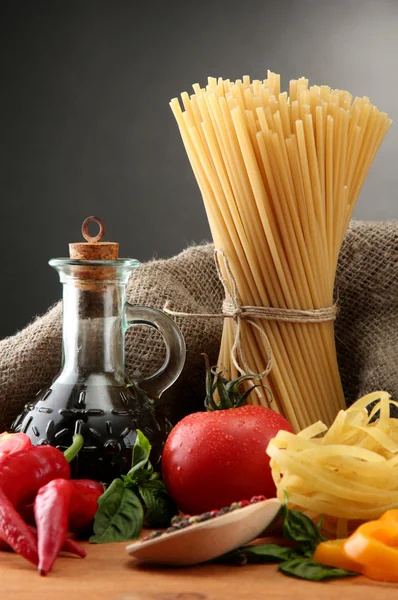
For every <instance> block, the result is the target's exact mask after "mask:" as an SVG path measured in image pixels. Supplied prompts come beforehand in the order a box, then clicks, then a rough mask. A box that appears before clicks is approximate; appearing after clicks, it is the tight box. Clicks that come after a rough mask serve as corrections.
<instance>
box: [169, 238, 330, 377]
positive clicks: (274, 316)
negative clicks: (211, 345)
mask: <svg viewBox="0 0 398 600" xmlns="http://www.w3.org/2000/svg"><path fill="white" fill-rule="evenodd" d="M214 259H215V263H216V269H217V274H218V277H219V279H220V281H221V283H222V285H223V288H224V293H225V299H224V302H223V304H222V312H221V313H187V312H179V311H175V310H173V307H172V303H171V301H170V300H167V302H166V304H165V305H164V308H163V310H164V312H165V313H167V314H168V315H171V316H173V317H197V318H201V319H225V318H227V319H233V320H234V322H235V336H234V342H233V345H232V348H231V360H232V363H233V365H234V366H235V368H236V369H237V371H238V372H239V373H240V374H241V375H247V374H249V373H250V368H249V366H248V364H247V362H246V357H245V354H244V351H243V347H242V323H243V321H245V322H246V323H249V324H250V325H251V326H252V327H255V328H256V329H257V330H258V331H259V333H260V335H261V336H262V338H263V340H264V343H265V346H266V349H267V364H266V367H265V369H264V370H263V372H262V373H261V374H260V375H261V378H263V377H266V376H267V375H268V374H269V372H270V371H271V369H272V348H271V344H270V341H269V339H268V336H267V334H266V332H265V331H264V329H263V328H262V327H260V326H259V325H258V324H257V323H256V322H255V321H253V319H263V320H266V321H283V322H286V323H324V322H326V321H334V320H335V319H336V315H337V312H338V307H337V304H333V306H329V307H326V308H314V309H307V310H301V309H296V308H275V307H272V306H245V305H242V304H241V300H240V297H239V292H238V286H237V284H236V279H235V277H234V276H233V273H232V270H231V266H230V264H229V261H228V258H227V256H226V255H225V253H224V252H223V251H222V250H220V249H218V248H216V249H215V250H214ZM221 260H222V262H223V266H224V268H225V271H226V273H227V276H228V279H225V277H224V276H223V274H222V268H221ZM241 365H242V366H241Z"/></svg>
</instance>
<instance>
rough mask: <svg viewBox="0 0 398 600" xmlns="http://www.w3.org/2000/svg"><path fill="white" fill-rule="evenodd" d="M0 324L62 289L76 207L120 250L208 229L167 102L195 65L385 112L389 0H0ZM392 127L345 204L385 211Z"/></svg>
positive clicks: (21, 318) (10, 326)
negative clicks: (61, 265) (317, 91)
mask: <svg viewBox="0 0 398 600" xmlns="http://www.w3.org/2000/svg"><path fill="white" fill-rule="evenodd" d="M0 13H1V14H0V45H1V53H0V61H1V92H0V223H1V235H0V252H1V257H2V268H1V275H2V276H1V284H0V285H1V293H0V337H3V336H6V335H10V334H12V333H13V332H14V331H15V330H16V329H20V328H22V327H23V326H24V325H25V324H26V323H27V322H28V321H29V320H30V319H31V318H32V317H33V316H34V315H36V314H39V313H41V312H43V311H45V310H46V308H47V307H48V306H49V305H50V304H51V303H53V302H55V301H56V300H57V299H58V298H59V297H60V294H61V289H60V285H59V283H58V278H57V275H56V273H55V272H53V271H52V269H51V268H50V267H49V266H48V265H47V260H48V259H49V258H50V257H52V256H60V255H61V256H64V255H65V253H66V252H67V244H68V242H69V241H73V240H75V241H76V240H78V239H79V237H80V233H79V230H80V224H81V222H82V221H83V219H84V218H85V217H86V216H88V215H90V214H98V215H100V216H102V217H103V218H104V219H105V221H106V223H107V226H108V233H109V236H108V239H116V240H119V241H120V243H121V255H122V256H133V257H135V258H138V259H140V260H146V259H149V258H151V257H154V256H164V257H166V256H171V255H172V254H174V253H177V252H179V251H180V250H182V249H183V248H184V247H186V246H187V245H188V244H189V243H191V242H201V241H203V240H205V239H208V238H209V230H208V226H207V222H206V217H205V214H204V210H203V207H202V202H201V198H200V194H199V192H198V189H197V186H196V182H195V180H194V178H193V175H192V173H191V170H190V167H189V164H188V161H187V159H186V156H185V153H184V150H183V146H182V142H181V140H180V138H179V134H178V131H177V127H176V124H175V122H174V119H173V117H172V115H171V112H170V110H169V106H168V102H169V100H170V99H171V98H172V97H174V96H176V95H178V94H179V93H180V92H181V91H183V90H189V89H190V86H191V84H192V83H194V82H200V83H204V82H205V80H206V78H207V76H208V75H213V76H223V77H225V78H227V77H229V78H231V79H236V78H237V77H240V76H242V75H244V74H250V75H251V76H253V77H256V78H263V76H265V73H266V70H267V69H268V68H269V69H272V70H274V71H276V72H278V73H281V74H282V87H283V88H284V89H286V87H287V84H288V81H289V79H291V78H297V77H300V76H303V75H305V76H306V77H309V78H310V82H311V83H316V84H323V83H326V84H329V85H331V86H333V87H339V88H343V89H348V90H349V91H350V92H351V93H353V94H355V95H369V96H370V97H371V100H372V101H373V102H374V103H375V104H376V105H378V106H379V108H380V109H382V110H385V111H387V112H388V113H389V114H390V116H391V117H392V118H393V119H394V118H396V117H397V114H398V83H397V81H398V80H397V56H398V52H397V50H398V1H397V0H373V1H371V0H301V1H300V0H290V1H289V0H279V1H273V2H270V1H267V0H258V1H257V0H245V1H244V2H242V1H239V2H233V1H232V0H230V1H227V2H224V1H223V2H217V1H214V0H213V1H212V2H207V1H202V2H200V1H195V2H190V1H189V0H185V1H184V2H180V1H173V0H169V1H156V2H151V1H147V2H141V1H138V0H135V1H134V0H108V1H106V0H79V1H74V0H48V1H40V0H24V1H22V0H20V1H18V0H1V1H0ZM397 145H398V128H397V127H393V128H392V130H390V132H389V134H388V137H387V139H386V140H385V142H384V144H383V146H382V149H381V150H380V152H379V154H378V156H377V158H376V161H375V164H374V166H373V168H372V171H371V173H370V175H369V178H368V180H367V183H366V185H365V187H364V189H363V191H362V195H361V198H360V201H359V206H358V208H357V210H356V216H357V217H358V218H363V219H377V220H381V219H391V218H396V217H397V202H396V191H395V187H396V185H397V182H398V169H397V166H396V148H397Z"/></svg>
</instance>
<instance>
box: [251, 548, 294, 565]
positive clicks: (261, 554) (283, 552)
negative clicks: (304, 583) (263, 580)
mask: <svg viewBox="0 0 398 600" xmlns="http://www.w3.org/2000/svg"><path fill="white" fill-rule="evenodd" d="M244 553H245V556H246V558H247V562H249V563H270V562H279V561H281V560H289V559H290V558H292V556H294V554H295V551H294V549H293V548H287V547H286V546H278V545H277V544H262V545H261V546H247V547H246V548H245V549H244Z"/></svg>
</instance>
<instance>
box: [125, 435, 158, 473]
mask: <svg viewBox="0 0 398 600" xmlns="http://www.w3.org/2000/svg"><path fill="white" fill-rule="evenodd" d="M151 447H152V446H151V444H150V443H149V440H148V439H147V438H146V437H145V435H144V434H143V433H142V431H140V430H139V429H137V437H136V438H135V442H134V446H133V452H132V457H131V469H130V471H129V472H128V473H127V476H129V475H133V474H134V473H136V472H137V471H139V470H140V469H142V468H143V467H145V465H146V463H147V462H148V460H149V454H150V452H151ZM152 470H153V468H152V465H150V471H151V472H152Z"/></svg>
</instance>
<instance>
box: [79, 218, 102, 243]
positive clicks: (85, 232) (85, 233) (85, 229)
mask: <svg viewBox="0 0 398 600" xmlns="http://www.w3.org/2000/svg"><path fill="white" fill-rule="evenodd" d="M90 223H97V225H98V227H99V232H98V233H97V235H96V236H94V237H93V236H91V235H90V234H89V232H88V226H89V225H90ZM82 235H83V237H84V238H85V239H86V240H87V241H88V242H89V243H90V244H95V243H96V242H100V241H101V240H102V238H103V237H104V235H105V223H104V221H103V220H102V219H100V218H99V217H87V219H85V221H83V225H82Z"/></svg>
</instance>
